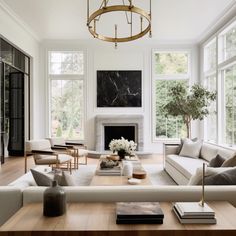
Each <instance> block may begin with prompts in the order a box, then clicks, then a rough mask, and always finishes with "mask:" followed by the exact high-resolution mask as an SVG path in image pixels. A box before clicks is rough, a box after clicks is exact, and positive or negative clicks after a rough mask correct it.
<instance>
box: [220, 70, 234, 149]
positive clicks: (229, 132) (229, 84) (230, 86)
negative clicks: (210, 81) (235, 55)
mask: <svg viewBox="0 0 236 236" xmlns="http://www.w3.org/2000/svg"><path fill="white" fill-rule="evenodd" d="M222 75H223V76H222V77H223V79H224V84H225V86H224V87H225V91H224V93H225V97H224V109H225V114H224V115H225V141H226V143H227V144H229V145H231V146H232V145H235V144H236V65H234V66H230V67H229V68H227V69H225V70H223V71H222Z"/></svg>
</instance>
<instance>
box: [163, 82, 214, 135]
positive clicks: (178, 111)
mask: <svg viewBox="0 0 236 236" xmlns="http://www.w3.org/2000/svg"><path fill="white" fill-rule="evenodd" d="M188 91H189V90H188V88H186V86H184V85H182V84H176V85H175V86H173V87H172V88H171V89H170V91H169V96H168V98H169V99H168V101H167V103H166V104H165V105H163V106H162V111H163V112H164V113H165V116H166V117H168V116H174V117H177V116H180V117H182V118H183V122H184V124H185V125H186V130H187V137H188V138H190V137H191V121H192V120H197V119H199V120H203V119H204V117H206V116H208V114H209V109H208V107H209V105H210V103H211V102H213V101H215V100H216V92H211V91H208V90H207V89H205V88H204V87H203V86H201V85H198V84H195V85H193V86H192V87H191V89H190V91H189V92H188Z"/></svg>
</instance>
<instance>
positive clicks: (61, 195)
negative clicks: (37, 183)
mask: <svg viewBox="0 0 236 236" xmlns="http://www.w3.org/2000/svg"><path fill="white" fill-rule="evenodd" d="M65 211H66V194H65V191H64V190H63V188H62V187H60V186H59V185H58V184H57V181H55V180H54V181H52V186H51V187H49V188H47V189H46V190H45V191H44V195H43V215H44V216H61V215H63V214H64V213H65Z"/></svg>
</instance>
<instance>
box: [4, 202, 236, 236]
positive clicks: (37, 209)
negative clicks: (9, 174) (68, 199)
mask: <svg viewBox="0 0 236 236" xmlns="http://www.w3.org/2000/svg"><path fill="white" fill-rule="evenodd" d="M208 204H209V206H210V207H211V208H212V209H213V210H214V211H215V213H216V219H217V224H216V225H203V224H196V225H193V224H186V225H184V224H180V223H179V221H178V219H177V217H176V216H175V214H174V212H173V211H172V210H171V209H172V203H170V202H161V203H160V206H161V209H162V211H163V212H164V215H165V217H164V222H163V224H160V225H158V224H151V225H149V224H139V225H132V224H128V225H117V224H116V214H115V212H116V204H115V203H69V204H68V205H67V212H66V214H64V215H63V216H59V217H44V216H43V204H42V203H34V204H28V205H26V206H24V207H22V208H21V209H20V210H19V211H18V212H16V214H15V215H14V216H12V217H11V218H10V219H9V220H8V221H7V222H6V223H5V224H4V225H3V226H2V227H0V235H1V236H39V235H40V236H55V235H57V236H64V235H67V236H88V235H89V236H123V235H124V236H130V235H132V236H189V235H191V236H201V235H204V236H222V235H223V236H235V234H236V218H235V215H236V208H234V207H233V206H232V205H230V204H229V203H228V202H209V203H208Z"/></svg>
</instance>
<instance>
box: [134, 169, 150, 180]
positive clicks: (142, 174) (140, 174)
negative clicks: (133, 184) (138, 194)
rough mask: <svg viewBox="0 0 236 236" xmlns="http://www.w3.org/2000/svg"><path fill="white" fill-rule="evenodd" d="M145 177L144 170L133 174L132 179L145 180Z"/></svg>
mask: <svg viewBox="0 0 236 236" xmlns="http://www.w3.org/2000/svg"><path fill="white" fill-rule="evenodd" d="M146 177H147V172H146V171H144V170H138V171H134V172H133V178H136V179H145V178H146Z"/></svg>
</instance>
